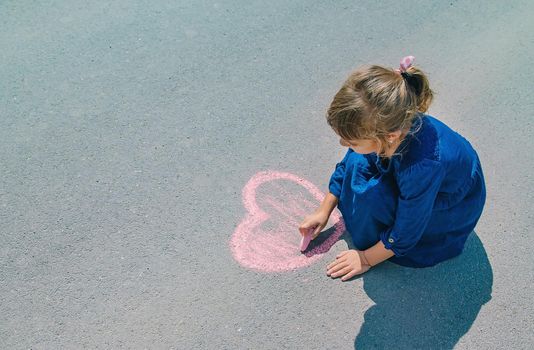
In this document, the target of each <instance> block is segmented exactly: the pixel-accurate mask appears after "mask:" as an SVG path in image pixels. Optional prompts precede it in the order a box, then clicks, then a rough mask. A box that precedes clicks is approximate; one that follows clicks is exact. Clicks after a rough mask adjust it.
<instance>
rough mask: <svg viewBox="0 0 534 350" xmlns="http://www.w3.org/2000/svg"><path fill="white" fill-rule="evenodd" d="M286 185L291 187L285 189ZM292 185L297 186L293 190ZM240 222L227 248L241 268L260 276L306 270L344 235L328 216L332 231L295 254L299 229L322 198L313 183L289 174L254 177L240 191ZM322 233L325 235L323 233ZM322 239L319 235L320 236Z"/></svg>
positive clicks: (342, 228)
mask: <svg viewBox="0 0 534 350" xmlns="http://www.w3.org/2000/svg"><path fill="white" fill-rule="evenodd" d="M288 182H289V184H290V185H291V187H292V188H293V189H292V190H289V191H288V190H287V186H282V185H283V184H287V183H288ZM295 185H296V186H295ZM242 196H243V205H244V206H245V209H246V210H247V213H246V214H245V218H244V219H243V220H242V221H241V222H240V223H239V225H238V226H237V227H236V229H235V231H234V233H233V235H232V237H231V239H230V243H229V245H230V249H231V251H232V255H233V257H234V259H235V260H236V261H237V262H238V263H239V264H241V265H242V266H244V267H247V268H250V269H254V270H258V271H262V272H282V271H288V270H293V269H297V268H300V267H304V266H308V265H311V264H312V263H314V262H316V261H318V260H319V259H321V257H322V256H323V255H324V253H326V252H328V250H329V249H330V248H331V247H332V246H333V245H334V244H335V243H336V242H337V241H338V239H339V237H340V236H341V235H342V234H343V232H344V231H345V224H344V222H343V219H342V218H341V216H340V215H339V213H338V212H337V211H335V210H334V211H333V212H332V214H331V215H330V219H331V220H333V222H334V223H335V224H334V226H333V230H332V231H333V232H332V233H331V234H330V235H329V236H328V238H327V239H325V240H324V241H323V242H322V243H317V244H314V242H315V241H317V242H319V239H318V238H316V239H315V240H313V241H312V243H310V246H309V247H308V250H307V251H305V252H304V253H301V252H300V249H299V242H300V240H301V238H302V236H301V234H300V233H299V230H298V226H299V224H300V223H301V221H302V220H303V219H304V217H305V216H307V215H309V214H311V213H312V212H313V211H314V210H315V209H316V208H317V207H318V206H319V204H320V203H321V201H322V200H323V198H324V193H322V192H321V191H320V190H319V189H318V188H317V187H316V186H315V185H314V184H312V183H311V182H309V181H307V180H305V179H303V178H300V177H298V176H296V175H293V174H291V173H285V172H277V171H262V172H259V173H257V174H255V175H254V176H253V177H252V178H251V179H250V180H249V181H248V182H247V184H246V185H245V187H244V188H243V192H242ZM323 231H324V230H323ZM323 234H324V233H323Z"/></svg>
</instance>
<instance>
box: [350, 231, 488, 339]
mask: <svg viewBox="0 0 534 350" xmlns="http://www.w3.org/2000/svg"><path fill="white" fill-rule="evenodd" d="M349 240H350V238H349ZM351 243H352V242H351ZM350 249H353V247H350ZM361 278H362V279H363V282H364V289H365V292H366V293H367V295H368V296H369V297H370V298H371V299H372V300H373V301H374V302H375V303H376V305H374V306H372V307H371V308H370V309H369V310H367V311H366V313H365V316H364V317H365V319H364V323H363V325H362V326H361V328H360V332H359V334H358V335H357V337H356V340H355V344H354V347H355V348H356V349H452V348H453V347H454V346H455V344H456V343H457V342H458V340H459V339H460V338H461V337H462V336H463V335H464V334H465V333H466V332H467V331H468V330H469V328H470V327H471V325H472V324H473V322H474V321H475V319H476V317H477V315H478V312H479V311H480V308H481V307H482V305H484V304H485V303H487V302H488V301H489V300H490V299H491V290H492V285H493V272H492V269H491V266H490V264H489V261H488V257H487V255H486V252H485V250H484V247H483V245H482V243H481V242H480V239H479V238H478V236H477V235H476V234H475V232H471V234H470V236H469V238H468V240H467V242H466V245H465V248H464V251H463V253H462V254H460V255H459V256H457V257H455V258H453V259H450V260H447V261H444V262H442V263H439V264H437V265H435V266H433V267H428V268H422V269H421V268H408V267H402V266H399V265H396V264H393V263H390V262H384V263H382V264H380V265H378V266H376V267H373V268H372V269H371V270H370V271H368V272H366V273H365V274H363V275H362V276H361Z"/></svg>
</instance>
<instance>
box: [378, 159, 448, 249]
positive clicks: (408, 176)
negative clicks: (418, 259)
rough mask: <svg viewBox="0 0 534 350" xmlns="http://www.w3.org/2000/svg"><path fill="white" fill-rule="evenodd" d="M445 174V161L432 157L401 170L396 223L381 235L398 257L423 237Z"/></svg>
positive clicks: (388, 247)
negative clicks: (443, 162) (435, 159)
mask: <svg viewBox="0 0 534 350" xmlns="http://www.w3.org/2000/svg"><path fill="white" fill-rule="evenodd" d="M444 177H445V168H444V167H443V166H442V164H441V163H440V162H438V161H434V160H430V159H423V160H421V161H419V162H417V163H415V164H413V165H410V166H409V167H407V168H405V169H403V170H401V171H399V172H398V173H397V175H396V180H397V184H398V187H399V191H400V194H399V197H398V203H397V212H396V214H395V215H396V217H395V223H394V224H393V226H391V227H390V228H388V229H386V230H385V231H383V232H381V234H380V240H381V241H382V242H383V243H384V246H385V247H386V248H387V249H390V250H392V251H393V252H394V253H395V255H396V256H403V255H405V254H406V253H407V252H408V251H409V250H410V249H411V248H413V247H414V246H415V245H416V244H417V242H418V241H419V239H420V238H421V235H422V234H423V232H424V230H425V228H426V226H427V225H428V222H429V220H430V216H431V214H432V208H433V205H434V201H435V199H436V196H437V193H438V190H439V188H440V186H441V183H442V181H443V179H444Z"/></svg>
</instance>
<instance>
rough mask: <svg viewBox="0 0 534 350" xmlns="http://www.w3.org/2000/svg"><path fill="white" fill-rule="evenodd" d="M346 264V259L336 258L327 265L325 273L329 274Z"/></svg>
mask: <svg viewBox="0 0 534 350" xmlns="http://www.w3.org/2000/svg"><path fill="white" fill-rule="evenodd" d="M347 266H348V264H347V263H346V260H336V261H334V262H333V263H331V264H329V265H328V266H327V269H328V271H327V272H326V275H327V276H330V275H331V274H334V273H336V272H337V271H339V270H341V269H343V268H345V267H347Z"/></svg>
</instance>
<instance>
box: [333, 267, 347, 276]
mask: <svg viewBox="0 0 534 350" xmlns="http://www.w3.org/2000/svg"><path fill="white" fill-rule="evenodd" d="M349 272H352V267H351V266H346V267H345V268H343V269H341V270H339V271H337V272H334V273H332V275H331V277H333V278H337V277H339V276H343V275H346V274H347V273H349Z"/></svg>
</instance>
